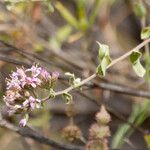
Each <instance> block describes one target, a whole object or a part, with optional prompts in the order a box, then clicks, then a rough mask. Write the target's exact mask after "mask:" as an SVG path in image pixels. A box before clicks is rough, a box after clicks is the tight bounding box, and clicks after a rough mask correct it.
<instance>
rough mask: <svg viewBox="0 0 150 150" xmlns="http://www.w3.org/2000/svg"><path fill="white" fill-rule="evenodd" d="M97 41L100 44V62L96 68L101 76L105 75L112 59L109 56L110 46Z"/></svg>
mask: <svg viewBox="0 0 150 150" xmlns="http://www.w3.org/2000/svg"><path fill="white" fill-rule="evenodd" d="M97 43H98V44H99V52H98V58H99V61H100V64H99V65H98V67H97V69H96V73H97V74H98V75H100V76H105V72H106V69H107V66H108V65H109V64H110V63H111V59H110V56H109V47H108V46H107V45H105V44H100V43H99V42H97Z"/></svg>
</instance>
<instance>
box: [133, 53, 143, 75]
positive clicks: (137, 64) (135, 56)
mask: <svg viewBox="0 0 150 150" xmlns="http://www.w3.org/2000/svg"><path fill="white" fill-rule="evenodd" d="M141 55H142V54H141V53H140V52H132V54H131V55H130V61H131V63H132V66H133V69H134V71H135V72H136V74H137V75H138V76H139V77H143V76H144V75H145V72H146V71H145V69H144V67H143V66H142V65H141V63H140V58H141Z"/></svg>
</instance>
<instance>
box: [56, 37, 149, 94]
mask: <svg viewBox="0 0 150 150" xmlns="http://www.w3.org/2000/svg"><path fill="white" fill-rule="evenodd" d="M149 42H150V38H148V39H147V40H145V41H144V42H142V43H140V44H139V45H138V46H136V47H135V48H133V49H131V50H130V51H129V52H127V53H125V54H124V55H122V56H120V57H119V58H117V59H115V60H113V61H112V62H111V63H110V64H109V65H108V66H107V69H108V68H110V67H112V66H113V65H115V64H117V63H118V62H120V61H122V60H124V59H125V58H127V57H128V56H130V55H131V54H132V52H133V51H138V50H140V49H141V48H142V47H143V46H145V45H146V44H147V43H149ZM96 76H97V74H96V73H94V74H93V75H91V76H89V77H88V78H86V79H84V80H82V81H81V82H80V83H79V84H77V85H76V86H70V87H68V88H67V89H65V90H62V91H58V92H56V93H55V96H57V95H61V94H63V93H67V92H70V91H71V90H73V89H75V88H77V87H80V86H82V85H84V84H85V83H87V82H89V81H91V80H92V79H94V78H95V77H96Z"/></svg>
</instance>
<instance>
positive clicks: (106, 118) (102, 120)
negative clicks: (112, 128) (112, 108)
mask: <svg viewBox="0 0 150 150" xmlns="http://www.w3.org/2000/svg"><path fill="white" fill-rule="evenodd" d="M110 120H111V117H110V115H109V113H108V112H107V111H106V109H105V107H104V106H103V105H102V106H101V109H100V111H99V112H98V113H97V114H96V121H97V123H98V124H99V125H101V124H102V125H105V124H107V123H109V122H110Z"/></svg>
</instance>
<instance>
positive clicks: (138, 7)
mask: <svg viewBox="0 0 150 150" xmlns="http://www.w3.org/2000/svg"><path fill="white" fill-rule="evenodd" d="M133 11H134V13H135V14H136V16H138V17H144V16H145V15H146V8H145V6H144V4H143V3H140V2H139V3H135V4H134V6H133Z"/></svg>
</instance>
